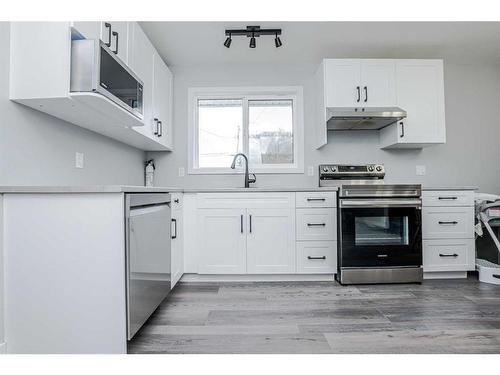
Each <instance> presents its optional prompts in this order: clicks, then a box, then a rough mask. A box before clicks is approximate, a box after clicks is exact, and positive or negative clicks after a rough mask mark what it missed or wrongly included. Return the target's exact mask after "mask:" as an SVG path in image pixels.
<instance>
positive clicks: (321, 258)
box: [307, 255, 326, 260]
mask: <svg viewBox="0 0 500 375" xmlns="http://www.w3.org/2000/svg"><path fill="white" fill-rule="evenodd" d="M307 259H310V260H325V259H326V256H324V255H323V256H322V257H312V256H310V255H308V256H307Z"/></svg>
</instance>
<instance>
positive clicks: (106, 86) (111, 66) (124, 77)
mask: <svg viewBox="0 0 500 375" xmlns="http://www.w3.org/2000/svg"><path fill="white" fill-rule="evenodd" d="M70 82H71V83H70V91H71V92H89V93H99V94H101V95H104V96H105V97H106V98H108V99H110V100H112V101H113V102H114V103H116V104H117V105H119V106H120V107H122V108H124V109H125V110H127V111H129V112H130V113H132V114H133V115H135V116H136V117H138V118H139V119H141V120H142V118H143V95H142V90H143V82H142V81H141V80H140V79H139V77H137V75H136V74H135V73H134V72H133V71H132V70H131V69H130V68H129V67H128V66H127V65H126V64H125V63H124V62H123V61H121V59H120V58H119V57H118V56H117V55H116V54H115V53H114V52H113V51H112V50H111V49H109V48H108V47H107V46H106V44H104V42H102V41H101V40H92V39H80V40H73V41H72V42H71V81H70Z"/></svg>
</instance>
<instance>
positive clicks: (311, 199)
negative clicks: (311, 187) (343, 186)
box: [307, 198, 326, 202]
mask: <svg viewBox="0 0 500 375" xmlns="http://www.w3.org/2000/svg"><path fill="white" fill-rule="evenodd" d="M307 201H308V202H314V201H321V202H324V201H326V198H307Z"/></svg>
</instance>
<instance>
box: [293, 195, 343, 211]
mask: <svg viewBox="0 0 500 375" xmlns="http://www.w3.org/2000/svg"><path fill="white" fill-rule="evenodd" d="M296 205H297V208H299V207H305V208H309V207H337V193H336V192H334V191H311V192H298V193H297V195H296Z"/></svg>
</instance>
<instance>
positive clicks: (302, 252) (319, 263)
mask: <svg viewBox="0 0 500 375" xmlns="http://www.w3.org/2000/svg"><path fill="white" fill-rule="evenodd" d="M336 272H337V241H298V242H297V273H307V274H318V273H328V274H333V273H336Z"/></svg>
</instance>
